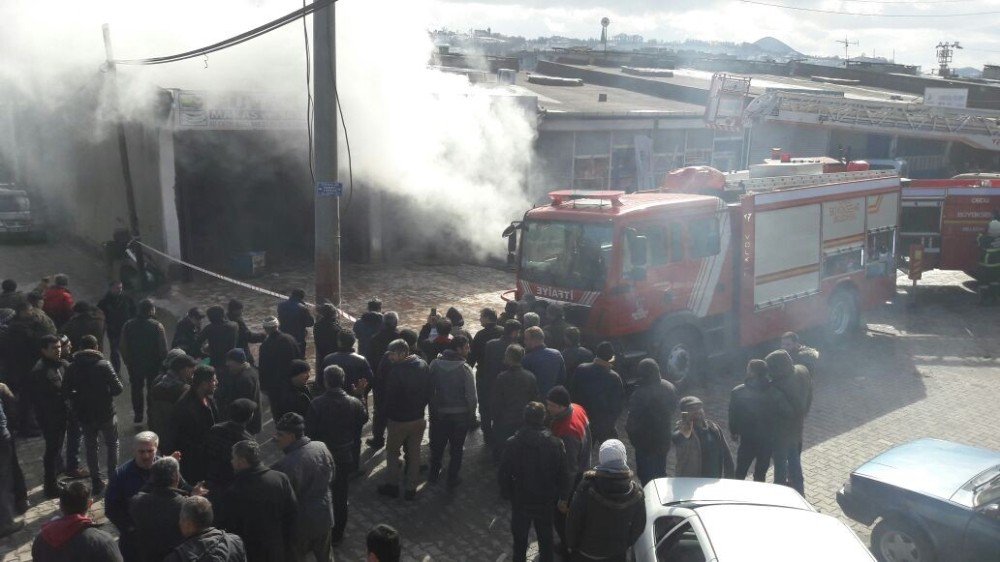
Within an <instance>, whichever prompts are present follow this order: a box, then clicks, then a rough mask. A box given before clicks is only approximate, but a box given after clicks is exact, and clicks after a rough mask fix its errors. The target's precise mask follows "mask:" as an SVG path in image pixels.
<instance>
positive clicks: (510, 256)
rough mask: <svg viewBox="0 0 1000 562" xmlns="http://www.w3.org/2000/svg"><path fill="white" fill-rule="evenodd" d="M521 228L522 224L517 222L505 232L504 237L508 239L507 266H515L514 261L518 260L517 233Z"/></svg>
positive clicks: (511, 224)
mask: <svg viewBox="0 0 1000 562" xmlns="http://www.w3.org/2000/svg"><path fill="white" fill-rule="evenodd" d="M519 228H521V223H520V222H518V221H515V222H512V223H510V226H508V227H507V228H505V229H504V231H503V235H502V236H503V237H504V238H506V239H507V265H514V260H515V259H517V231H518V229H519Z"/></svg>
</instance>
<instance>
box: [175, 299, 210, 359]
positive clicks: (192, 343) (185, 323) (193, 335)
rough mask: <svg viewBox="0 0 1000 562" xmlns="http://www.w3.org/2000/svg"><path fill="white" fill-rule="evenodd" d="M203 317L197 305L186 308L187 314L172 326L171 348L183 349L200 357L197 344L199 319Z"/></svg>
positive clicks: (199, 326)
mask: <svg viewBox="0 0 1000 562" xmlns="http://www.w3.org/2000/svg"><path fill="white" fill-rule="evenodd" d="M203 318H205V315H204V314H202V312H201V309H200V308H198V307H197V306H196V307H194V308H190V309H188V312H187V316H185V317H184V318H181V319H180V320H178V321H177V326H175V327H174V338H173V339H172V340H170V348H171V349H183V350H184V353H187V354H188V355H190V356H191V357H201V348H200V347H199V346H198V334H199V333H201V321H202V319H203Z"/></svg>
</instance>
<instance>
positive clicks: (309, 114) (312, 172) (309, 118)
mask: <svg viewBox="0 0 1000 562" xmlns="http://www.w3.org/2000/svg"><path fill="white" fill-rule="evenodd" d="M302 7H303V8H305V7H306V0H302ZM302 38H303V39H304V41H305V47H306V135H307V138H308V139H309V146H308V147H307V148H306V150H307V151H308V152H309V178H310V179H311V180H312V185H313V186H315V185H316V167H315V165H314V162H313V159H314V158H315V156H314V153H313V95H312V59H311V55H310V49H309V25H308V24H307V23H306V18H305V17H303V18H302Z"/></svg>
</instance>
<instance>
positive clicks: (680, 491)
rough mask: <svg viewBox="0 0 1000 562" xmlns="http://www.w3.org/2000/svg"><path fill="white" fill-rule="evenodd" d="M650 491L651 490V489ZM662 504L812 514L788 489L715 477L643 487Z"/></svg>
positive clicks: (661, 481) (656, 482)
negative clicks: (750, 507) (753, 507)
mask: <svg viewBox="0 0 1000 562" xmlns="http://www.w3.org/2000/svg"><path fill="white" fill-rule="evenodd" d="M650 488H652V490H651V489H650ZM646 493H647V494H650V493H655V494H656V497H658V498H659V500H660V504H661V505H678V504H688V505H691V504H694V505H704V504H718V503H722V504H754V505H765V506H778V507H790V508H794V509H805V510H809V511H813V507H812V506H811V505H809V502H807V501H806V500H805V499H804V498H803V497H802V496H800V495H799V494H798V492H796V491H795V490H793V489H791V488H789V487H788V486H778V485H775V484H766V483H764V482H747V481H743V480H731V479H715V478H657V479H656V480H653V481H652V482H650V483H649V484H647V485H646Z"/></svg>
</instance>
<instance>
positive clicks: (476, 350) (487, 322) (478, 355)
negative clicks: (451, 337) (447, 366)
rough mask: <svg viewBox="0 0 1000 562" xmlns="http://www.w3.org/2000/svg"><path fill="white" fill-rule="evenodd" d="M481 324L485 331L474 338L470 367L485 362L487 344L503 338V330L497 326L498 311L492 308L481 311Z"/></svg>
mask: <svg viewBox="0 0 1000 562" xmlns="http://www.w3.org/2000/svg"><path fill="white" fill-rule="evenodd" d="M479 323H480V324H481V325H482V326H483V329H482V330H479V331H478V332H476V335H475V336H474V337H473V338H472V351H471V353H470V355H469V365H470V366H472V367H475V366H476V365H478V364H479V362H480V361H482V360H483V357H484V355H485V353H486V344H487V343H489V342H491V341H493V340H495V339H497V338H502V337H503V328H502V327H501V326H500V325H498V324H497V311H495V310H493V309H492V308H484V309H482V310H481V311H479Z"/></svg>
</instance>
